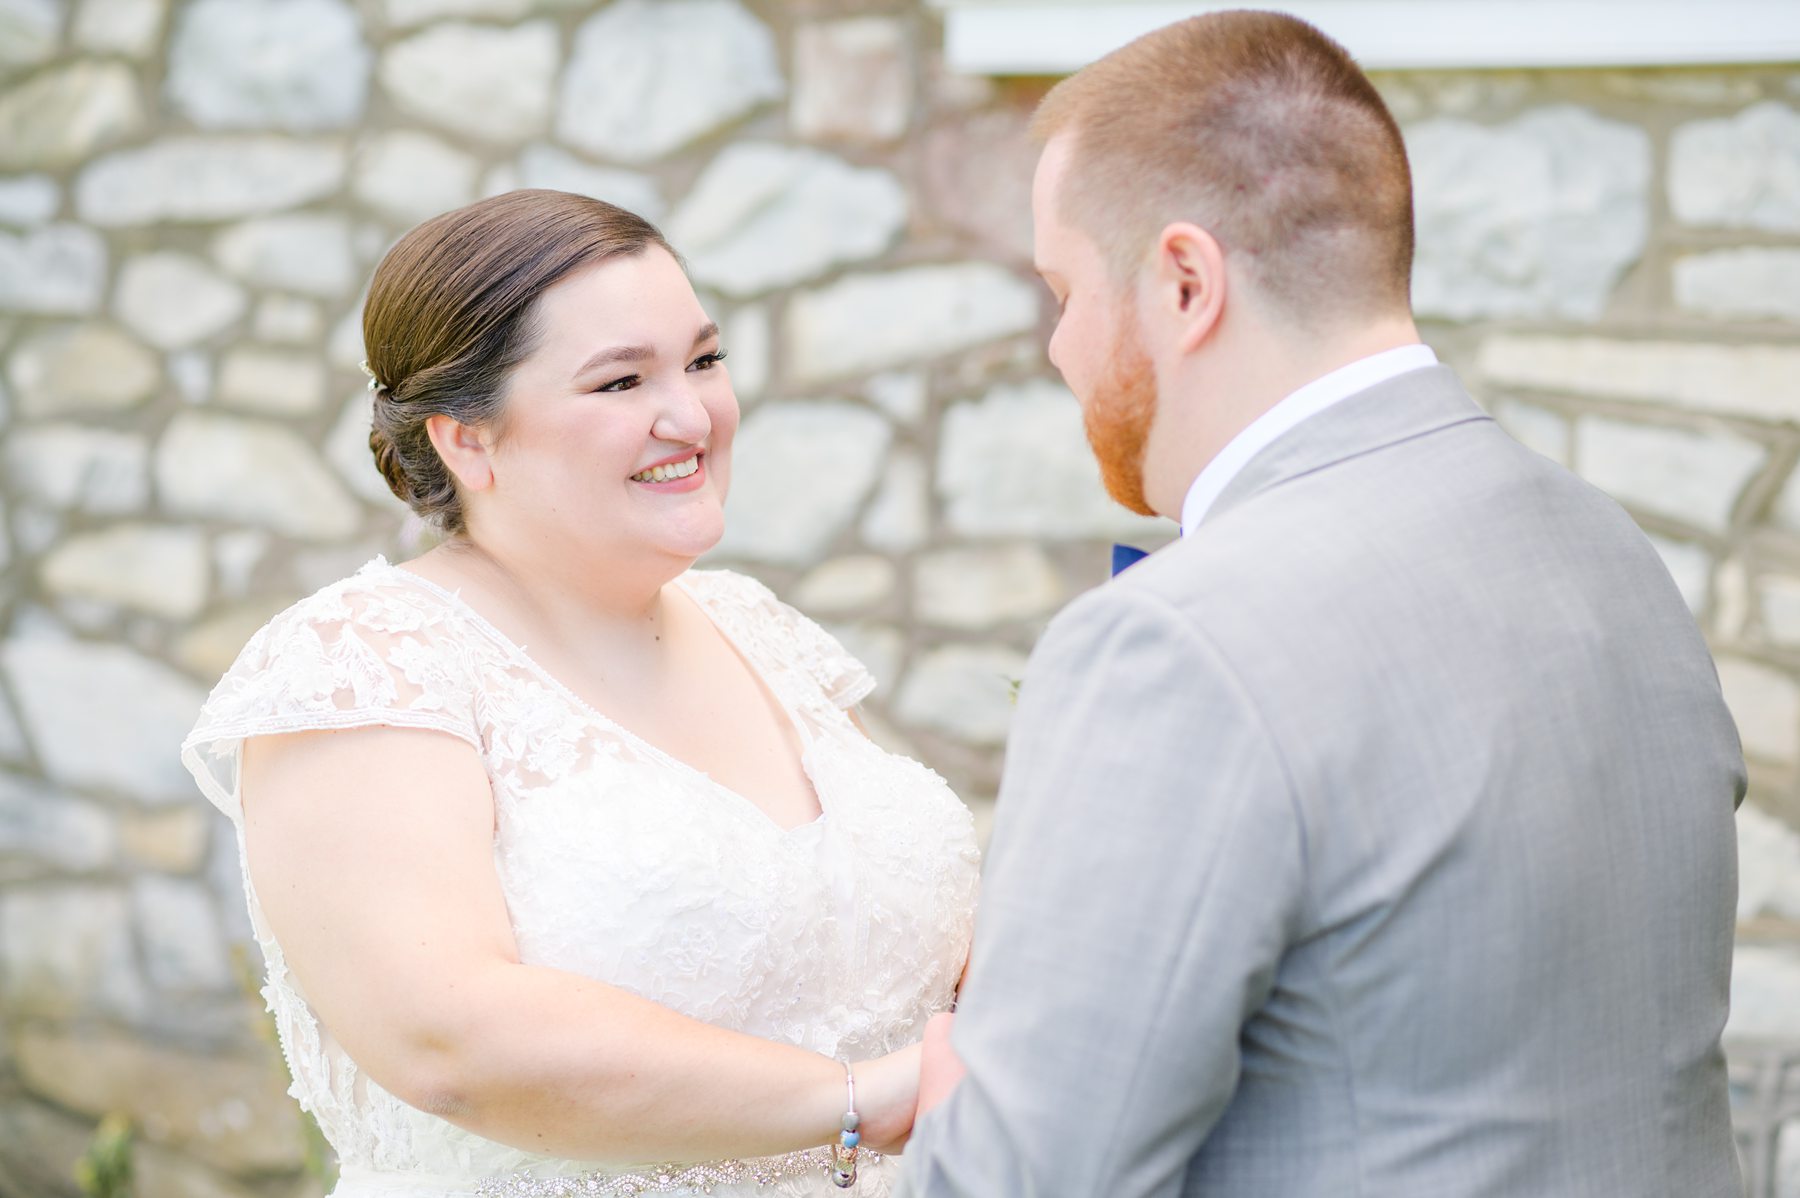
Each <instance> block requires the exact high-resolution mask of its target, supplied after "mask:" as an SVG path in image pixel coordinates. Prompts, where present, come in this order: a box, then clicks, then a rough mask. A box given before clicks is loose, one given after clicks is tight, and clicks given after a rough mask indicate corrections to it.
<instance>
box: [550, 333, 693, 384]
mask: <svg viewBox="0 0 1800 1198" xmlns="http://www.w3.org/2000/svg"><path fill="white" fill-rule="evenodd" d="M718 335H719V324H718V322H717V321H714V320H709V321H707V322H706V323H705V324H703V325H701V326H700V331H699V332H698V333H695V334H694V347H695V348H699V346H700V345H701V343H703V342H705V341H707V340H709V339H711V338H713V337H717V336H718ZM654 357H656V347H655V346H651V345H613V346H608V347H607V348H606V349H603V350H601V351H600V352H598V353H596V354H595V355H594V356H593V357H591V358H589V359H588V360H587V361H585V362H583V363H582V364H581V369H579V370H577V371H576V372H575V377H576V378H578V379H579V378H581V377H582V376H583V375H585V374H587V373H588V371H590V370H596V369H598V368H599V367H601V366H611V365H613V364H614V363H618V362H647V361H649V360H651V359H652V358H654Z"/></svg>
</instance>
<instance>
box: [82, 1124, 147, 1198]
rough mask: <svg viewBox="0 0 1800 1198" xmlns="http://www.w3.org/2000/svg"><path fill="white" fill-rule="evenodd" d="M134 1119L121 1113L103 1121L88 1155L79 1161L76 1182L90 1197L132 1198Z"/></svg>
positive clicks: (89, 1147)
mask: <svg viewBox="0 0 1800 1198" xmlns="http://www.w3.org/2000/svg"><path fill="white" fill-rule="evenodd" d="M132 1138H133V1129H132V1126H131V1120H130V1119H129V1118H127V1117H126V1116H124V1115H121V1114H119V1113H117V1112H114V1113H113V1114H110V1115H108V1116H107V1117H106V1118H104V1119H102V1120H100V1126H99V1127H98V1128H97V1129H96V1130H95V1131H94V1138H93V1139H92V1140H91V1141H89V1143H88V1149H87V1153H86V1155H84V1156H83V1157H82V1158H81V1159H80V1160H79V1161H76V1162H75V1184H77V1185H79V1186H80V1187H81V1192H82V1193H83V1194H86V1195H88V1198H131V1142H132Z"/></svg>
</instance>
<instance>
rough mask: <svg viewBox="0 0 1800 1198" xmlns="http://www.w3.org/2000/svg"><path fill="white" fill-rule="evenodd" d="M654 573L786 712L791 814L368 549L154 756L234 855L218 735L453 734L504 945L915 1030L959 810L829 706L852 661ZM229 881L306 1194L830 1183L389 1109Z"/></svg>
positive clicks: (881, 1167) (532, 1197) (231, 784)
mask: <svg viewBox="0 0 1800 1198" xmlns="http://www.w3.org/2000/svg"><path fill="white" fill-rule="evenodd" d="M678 585H679V586H681V587H682V588H683V589H684V590H685V591H686V593H687V594H688V595H690V596H691V597H692V598H693V599H694V600H696V601H697V602H698V603H699V605H700V606H701V608H702V609H703V610H704V611H706V612H707V613H708V614H709V615H710V616H711V618H712V619H713V621H714V622H715V623H716V624H717V625H718V627H719V628H720V630H721V631H722V632H723V633H724V634H725V636H726V637H727V638H728V639H729V640H730V641H731V642H732V643H733V644H734V645H735V646H736V647H737V649H738V651H739V652H740V653H741V654H742V655H743V656H744V658H745V659H746V660H747V661H748V662H749V663H751V665H752V667H753V668H754V669H756V670H757V671H758V672H759V673H760V675H761V676H762V678H763V680H764V681H765V682H766V683H767V685H768V686H769V688H770V690H771V692H772V693H773V694H774V695H775V697H776V698H777V699H778V700H779V701H780V703H781V705H782V706H783V707H784V708H785V709H786V712H787V714H788V716H789V717H790V718H791V719H792V720H793V722H794V725H795V727H796V728H797V729H798V730H799V733H800V736H801V740H802V743H803V744H804V746H805V756H804V764H805V767H806V771H807V773H808V775H809V776H810V777H811V779H812V781H813V785H814V788H815V790H816V791H817V794H818V798H819V803H820V806H821V807H822V809H823V812H824V814H823V815H822V816H820V818H819V819H817V820H816V821H815V822H813V823H810V824H806V825H803V826H801V827H798V828H794V829H791V830H783V829H782V828H780V827H779V826H777V825H776V824H775V823H774V822H773V821H772V820H771V819H770V818H769V817H768V816H767V815H766V814H764V813H763V811H762V810H761V809H760V808H758V807H756V806H755V805H753V804H752V803H751V802H750V801H749V800H747V799H745V798H743V797H742V796H740V795H738V794H735V793H733V792H732V791H730V790H728V789H726V788H725V787H723V786H722V785H720V784H719V783H717V782H714V781H713V780H711V779H710V778H708V777H707V776H706V775H705V774H703V773H701V772H699V771H697V770H695V769H693V768H691V767H689V766H687V765H684V764H683V763H681V762H680V761H677V760H675V759H674V758H671V757H669V756H668V755H666V754H664V753H662V752H660V751H658V750H657V749H656V748H655V747H654V746H652V745H650V744H647V743H645V742H644V741H642V740H639V739H638V738H637V737H635V736H633V735H632V733H631V732H630V731H629V730H627V729H625V728H623V727H620V726H619V725H618V724H615V723H613V722H612V721H611V720H609V719H608V718H607V717H606V716H604V715H602V714H601V713H599V712H597V711H594V710H593V709H592V708H590V707H588V706H587V705H586V704H585V703H583V702H582V701H581V700H580V699H579V698H577V697H576V696H575V695H574V694H573V693H571V692H570V691H569V690H567V689H566V688H564V687H563V686H562V685H561V684H560V683H559V682H557V680H556V679H555V678H553V677H551V676H550V675H549V674H547V673H545V672H544V670H543V669H542V668H541V667H539V666H538V665H537V664H536V663H535V662H534V661H533V660H532V659H531V658H530V657H529V656H528V655H527V653H526V651H525V649H524V648H522V647H521V646H518V645H515V644H513V643H512V642H510V641H508V640H507V639H506V637H504V636H503V635H501V633H500V632H499V631H497V630H496V629H495V628H494V627H493V626H492V625H491V624H489V623H488V622H487V621H486V620H484V619H483V618H482V617H481V616H480V615H479V614H478V613H477V612H475V611H474V610H473V609H472V608H470V607H469V606H468V605H466V604H465V603H464V602H463V601H462V600H461V599H460V598H459V597H458V596H457V595H456V594H454V593H452V592H450V591H447V590H445V589H443V588H441V587H439V586H437V585H436V584H434V583H431V582H429V581H427V580H425V579H423V578H421V577H419V576H418V575H416V574H413V573H411V572H410V571H406V570H403V569H401V568H399V567H396V566H392V565H389V564H388V563H387V562H386V561H385V560H383V559H380V558H377V559H376V560H374V561H372V562H370V563H369V564H368V565H366V566H364V567H363V568H362V569H361V570H359V571H358V572H357V573H356V574H355V575H353V576H352V577H350V578H347V579H344V580H343V581H341V582H338V583H334V584H332V585H331V586H328V587H326V588H324V589H323V590H321V591H319V592H318V593H316V594H314V595H312V596H311V597H309V598H307V599H304V600H302V601H300V602H299V603H298V604H296V605H294V606H293V607H291V608H289V609H288V610H287V611H285V612H283V613H282V614H281V615H279V616H277V617H275V619H274V620H272V621H270V623H269V624H268V625H267V626H265V627H264V628H263V629H262V630H261V631H260V632H258V633H257V634H256V636H255V637H253V638H252V639H251V641H250V642H249V644H248V645H246V646H245V648H244V650H243V652H242V653H241V654H240V655H239V657H238V659H237V661H236V663H235V664H234V665H233V666H232V667H231V669H230V670H229V671H228V672H227V673H226V675H225V677H224V678H223V679H222V680H221V681H220V682H219V685H218V686H217V687H216V688H215V689H214V691H213V693H212V695H211V697H210V698H209V699H208V700H207V703H206V706H205V707H204V709H203V710H202V712H201V716H200V720H199V723H198V724H197V726H196V727H195V728H194V731H193V733H192V734H191V735H190V736H189V737H188V739H187V741H186V743H185V744H184V745H183V747H182V759H183V761H184V762H185V763H186V764H187V767H188V768H189V769H190V770H191V771H192V772H193V774H194V776H195V778H196V779H197V780H198V781H199V783H200V786H201V789H202V790H203V791H205V793H206V796H207V798H209V799H210V800H211V801H212V802H213V803H214V804H216V805H217V806H218V807H219V808H220V809H221V810H222V811H224V813H225V814H226V815H228V816H230V817H231V819H232V821H233V823H234V824H235V825H236V826H237V829H238V845H239V850H240V857H241V853H242V847H243V821H242V818H241V806H240V798H239V794H238V760H239V750H240V748H241V746H242V743H243V741H244V738H246V737H250V736H256V735H261V734H267V733H280V732H290V731H295V730H299V729H316V728H351V727H358V726H364V725H371V724H388V725H398V726H401V727H406V728H424V729H435V730H437V731H440V732H446V733H449V734H450V735H452V736H457V737H460V738H462V739H463V740H465V741H467V742H468V743H469V744H470V745H472V746H473V747H474V748H475V750H476V751H477V752H479V753H480V755H481V759H482V761H483V763H484V764H485V765H486V767H487V772H488V776H489V778H490V779H491V781H492V786H493V797H494V806H495V811H496V815H497V831H496V833H495V837H494V869H495V871H496V873H497V874H498V876H499V880H500V884H501V887H502V888H503V890H504V893H505V896H506V901H507V904H508V908H509V910H510V914H511V918H512V924H513V930H514V933H515V935H516V937H517V940H518V947H519V953H520V957H521V959H522V960H523V961H525V962H526V963H528V964H533V965H542V966H551V967H555V968H558V969H563V970H567V971H569V972H572V973H579V974H584V975H586V976H589V977H593V978H597V979H600V980H602V981H605V982H608V983H611V984H613V985H616V986H620V987H623V988H626V989H628V990H631V991H633V992H635V993H637V994H640V995H642V996H644V997H646V998H649V999H653V1000H655V1001H656V1002H659V1003H662V1004H664V1005H666V1006H668V1007H671V1008H673V1009H675V1010H677V1011H680V1012H683V1013H684V1014H687V1015H691V1016H694V1017H695V1018H698V1019H703V1020H705V1021H707V1022H709V1023H713V1024H717V1025H719V1026H721V1027H728V1028H734V1029H736V1030H738V1031H743V1032H749V1033H751V1034H754V1035H757V1036H762V1037H766V1038H768V1039H771V1040H778V1041H782V1042H785V1043H789V1044H795V1045H799V1046H801V1047H804V1048H808V1049H811V1050H813V1051H815V1052H819V1053H823V1054H825V1055H827V1056H832V1057H838V1058H848V1059H858V1058H866V1057H871V1056H875V1055H879V1054H882V1053H885V1052H888V1051H890V1050H893V1049H897V1048H901V1047H904V1046H905V1045H907V1044H910V1043H912V1042H914V1041H916V1040H917V1039H918V1038H919V1036H920V1035H921V1033H922V1030H923V1027H924V1024H925V1020H926V1019H927V1018H929V1017H930V1016H931V1015H932V1014H934V1013H936V1012H938V1011H941V1010H944V1009H946V1008H947V1006H948V1005H949V1002H950V998H951V994H952V990H953V987H954V986H955V983H956V980H957V976H958V973H959V971H960V970H961V968H962V965H963V962H964V958H965V956H966V954H967V951H968V946H969V938H970V934H971V929H972V924H973V918H974V904H975V895H976V887H977V851H976V846H975V835H974V831H973V826H972V821H971V819H970V816H969V813H968V810H967V809H966V808H965V807H964V806H963V805H962V803H961V802H960V801H959V800H958V799H957V798H956V796H955V795H953V794H952V793H951V792H950V790H949V788H948V787H947V786H946V785H945V784H944V782H943V780H942V779H941V778H939V777H938V776H937V775H936V774H934V773H932V772H931V771H930V770H928V769H926V768H925V767H924V766H922V765H919V764H918V763H916V762H913V761H910V760H907V759H906V758H903V757H897V756H894V755H892V754H889V753H886V752H884V751H883V750H882V749H880V748H878V747H877V746H876V745H875V744H873V743H872V742H871V741H869V740H868V738H867V737H865V736H863V735H862V734H861V733H860V732H859V731H858V730H857V729H856V728H855V727H854V725H853V724H852V723H851V722H850V719H849V717H848V715H847V713H846V710H845V709H846V708H848V707H850V706H851V705H853V704H854V703H856V702H857V701H859V700H860V699H862V698H863V697H864V696H865V695H866V694H867V693H868V691H869V689H870V688H871V687H872V686H873V680H872V679H871V678H870V677H869V675H868V673H867V672H866V671H865V670H864V669H863V668H862V666H861V665H860V664H859V663H857V662H856V661H855V659H853V658H851V657H850V656H848V655H847V654H846V653H845V652H844V650H843V649H842V648H841V647H840V646H839V645H838V644H837V642H836V641H834V640H833V639H832V638H831V637H830V636H829V635H828V634H826V633H825V632H824V631H823V630H822V629H820V628H819V627H818V626H817V625H816V624H813V623H812V622H811V621H810V620H807V619H806V618H805V617H804V616H801V615H800V614H799V613H797V612H795V611H794V610H793V609H792V608H789V607H787V606H786V605H784V604H781V603H779V602H778V601H777V600H776V599H775V597H774V596H773V595H772V594H771V593H770V592H769V591H768V590H767V589H766V588H765V587H763V586H762V585H761V584H760V583H757V582H755V581H752V580H751V579H748V578H745V577H742V576H740V575H736V574H731V573H727V572H724V571H691V572H689V573H688V574H686V575H684V576H683V577H682V578H681V579H680V580H679V583H678ZM371 798H374V796H371ZM252 801H254V797H252ZM244 887H245V893H246V897H247V899H248V902H249V907H250V918H251V922H252V926H253V927H254V929H255V932H256V936H257V940H258V942H259V943H260V945H261V947H262V951H263V955H264V958H265V959H266V962H267V984H266V985H265V986H264V987H263V996H264V997H265V998H266V999H267V1000H268V1004H269V1009H270V1010H271V1011H272V1012H273V1013H274V1016H275V1020H276V1026H277V1029H278V1030H279V1033H280V1038H281V1046H282V1050H283V1052H284V1053H285V1055H286V1057H287V1063H288V1068H289V1071H290V1072H291V1074H292V1075H293V1086H292V1087H291V1089H290V1091H289V1092H290V1093H291V1094H292V1095H293V1096H294V1097H295V1098H296V1099H298V1100H299V1102H300V1104H301V1106H302V1107H304V1108H305V1109H306V1110H308V1111H310V1112H312V1114H313V1115H314V1116H315V1117H316V1118H317V1119H318V1122H319V1126H320V1128H321V1129H322V1130H323V1132H324V1134H325V1137H326V1139H327V1140H329V1141H330V1143H331V1146H332V1147H333V1149H335V1150H336V1152H337V1154H338V1157H339V1160H340V1163H341V1168H342V1178H341V1181H340V1182H339V1185H338V1188H337V1189H336V1190H335V1191H334V1198H463V1196H472V1198H473V1196H479V1198H550V1196H555V1198H561V1196H562V1195H565V1194H567V1195H576V1194H579V1195H583V1196H584V1198H616V1196H620V1195H636V1194H640V1193H677V1194H679V1193H700V1192H708V1193H711V1194H713V1195H714V1196H715V1198H727V1196H734V1198H735V1196H739V1195H751V1194H755V1195H761V1196H768V1195H781V1196H792V1198H798V1196H801V1195H827V1194H838V1193H842V1192H843V1191H840V1190H837V1189H836V1188H835V1187H833V1186H832V1185H831V1183H830V1181H829V1180H828V1179H827V1177H826V1175H825V1168H824V1164H823V1161H824V1157H823V1155H822V1153H801V1154H793V1155H791V1156H789V1157H777V1158H768V1159H765V1160H760V1161H749V1162H741V1161H725V1162H717V1163H713V1164H709V1165H707V1166H704V1167H699V1168H691V1167H690V1168H683V1169H672V1170H671V1169H659V1168H656V1167H654V1164H655V1163H654V1162H649V1161H645V1162H638V1163H637V1165H635V1166H633V1167H624V1166H621V1165H618V1164H617V1163H613V1164H610V1165H607V1166H599V1165H596V1164H595V1163H593V1162H580V1161H570V1160H561V1159H551V1158H547V1157H543V1156H540V1155H535V1154H533V1153H530V1152H525V1151H521V1150H519V1149H515V1148H511V1147H508V1146H506V1145H503V1144H499V1143H495V1142H493V1141H490V1140H486V1139H483V1138H482V1137H480V1136H476V1135H473V1134H471V1133H469V1132H467V1131H464V1130H462V1129H461V1128H458V1127H455V1126H453V1125H452V1124H450V1123H447V1122H445V1121H444V1120H442V1119H439V1118H436V1117H435V1116H432V1115H429V1114H426V1113H425V1112H423V1111H420V1110H417V1109H415V1108H413V1107H410V1106H408V1105H406V1104H405V1103H403V1102H401V1101H400V1100H399V1099H397V1098H395V1097H394V1096H393V1095H392V1094H390V1093H388V1092H387V1091H386V1090H384V1089H382V1088H381V1086H380V1085H379V1084H377V1083H376V1082H375V1081H374V1080H373V1079H372V1078H370V1077H368V1076H367V1075H365V1074H363V1073H362V1072H361V1071H360V1070H359V1069H358V1068H357V1065H356V1062H355V1061H353V1060H351V1059H350V1058H349V1057H348V1056H347V1055H345V1053H344V1052H343V1050H342V1049H341V1048H340V1047H339V1046H338V1045H337V1044H336V1043H335V1042H334V1041H333V1040H332V1038H331V1034H330V1032H329V1029H327V1028H325V1027H324V1026H322V1025H321V1024H320V1023H319V1021H318V1019H317V1017H316V1016H315V1015H314V1013H313V1011H312V1010H311V1009H310V1008H309V1007H308V1005H307V1001H306V996H305V995H304V993H303V992H302V991H301V989H300V986H299V984H298V982H297V980H296V979H295V977H294V976H293V975H292V974H291V973H290V972H289V971H288V968H287V965H286V962H285V961H284V959H283V957H282V951H281V945H280V944H279V943H278V942H277V941H276V939H275V937H274V936H273V935H272V934H271V932H270V930H269V927H268V924H267V921H266V920H265V919H264V917H263V913H262V910H261V907H260V906H259V904H258V902H257V899H256V892H255V889H254V888H253V887H252V886H251V883H250V876H249V872H248V870H246V871H245V873H244ZM529 1017H530V1013H529V1012H524V1011H521V1012H520V1018H529ZM898 1164H899V1162H898V1161H895V1160H876V1161H871V1162H866V1163H865V1164H864V1166H863V1168H862V1171H861V1180H860V1182H859V1183H858V1190H857V1191H856V1192H859V1193H862V1194H865V1195H876V1196H879V1195H884V1194H886V1193H888V1189H889V1186H890V1185H891V1183H892V1180H893V1177H894V1175H895V1173H896V1172H897V1170H898Z"/></svg>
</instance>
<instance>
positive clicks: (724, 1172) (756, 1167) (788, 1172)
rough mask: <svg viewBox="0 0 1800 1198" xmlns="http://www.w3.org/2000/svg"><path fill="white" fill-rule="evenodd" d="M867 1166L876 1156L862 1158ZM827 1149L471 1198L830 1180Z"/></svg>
mask: <svg viewBox="0 0 1800 1198" xmlns="http://www.w3.org/2000/svg"><path fill="white" fill-rule="evenodd" d="M863 1156H864V1158H865V1159H866V1160H868V1161H869V1162H870V1163H871V1164H873V1163H875V1162H877V1161H879V1160H880V1159H881V1154H880V1153H879V1152H864V1153H863ZM831 1167H832V1156H831V1149H829V1148H808V1149H806V1150H805V1151H803V1152H790V1153H788V1154H787V1155H785V1156H766V1157H759V1158H757V1159H755V1160H748V1161H708V1162H706V1163H705V1164H700V1165H655V1166H652V1167H650V1168H647V1169H641V1170H638V1171H637V1172H634V1173H578V1174H575V1175H573V1176H568V1177H538V1176H535V1175H533V1174H531V1173H507V1174H503V1175H502V1176H499V1177H488V1178H484V1179H483V1180H481V1181H480V1182H478V1183H476V1186H475V1194H476V1198H638V1195H640V1194H671V1193H676V1192H679V1191H682V1190H687V1191H690V1192H691V1191H698V1192H700V1193H702V1194H710V1193H712V1192H713V1190H714V1188H716V1187H718V1186H731V1185H743V1184H745V1183H747V1182H749V1183H754V1184H756V1185H772V1184H774V1183H775V1182H778V1181H786V1180H789V1179H791V1178H795V1177H805V1176H806V1175H807V1174H809V1173H817V1174H819V1175H820V1176H822V1177H828V1176H830V1174H831Z"/></svg>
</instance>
